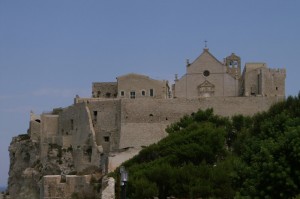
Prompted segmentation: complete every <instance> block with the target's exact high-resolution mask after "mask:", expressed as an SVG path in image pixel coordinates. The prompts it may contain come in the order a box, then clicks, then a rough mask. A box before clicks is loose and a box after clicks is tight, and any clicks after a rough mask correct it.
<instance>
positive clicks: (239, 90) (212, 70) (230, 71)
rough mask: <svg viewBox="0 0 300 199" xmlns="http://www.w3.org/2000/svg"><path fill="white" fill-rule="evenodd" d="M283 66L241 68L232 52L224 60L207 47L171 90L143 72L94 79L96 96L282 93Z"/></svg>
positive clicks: (187, 66) (201, 95) (189, 96)
mask: <svg viewBox="0 0 300 199" xmlns="http://www.w3.org/2000/svg"><path fill="white" fill-rule="evenodd" d="M285 76H286V71H285V69H270V68H268V67H267V64H266V63H260V62H253V63H252V62H251V63H246V64H245V67H244V70H243V71H242V70H241V58H240V57H239V56H237V55H235V54H234V53H232V54H231V55H230V56H228V57H226V58H225V59H224V60H223V62H221V61H219V60H218V59H217V58H215V57H214V56H213V55H212V54H211V53H210V52H209V49H208V48H204V49H203V52H202V53H201V55H200V56H199V57H198V58H196V60H195V61H194V62H192V63H189V61H187V65H186V74H184V75H183V76H182V77H181V78H179V79H178V76H177V75H176V77H175V84H174V85H172V89H171V90H170V88H169V85H168V82H167V81H160V80H154V79H151V78H149V77H147V76H144V75H138V74H127V75H124V76H120V77H117V82H110V83H106V82H104V83H103V82H102V83H93V94H92V96H93V97H95V98H99V97H104V98H132V99H134V98H145V97H151V98H160V99H166V98H169V97H170V96H171V93H172V96H173V98H185V99H193V98H202V97H238V96H244V97H248V96H266V97H267V96H278V97H284V96H285Z"/></svg>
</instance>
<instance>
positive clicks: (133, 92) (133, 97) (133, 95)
mask: <svg viewBox="0 0 300 199" xmlns="http://www.w3.org/2000/svg"><path fill="white" fill-rule="evenodd" d="M130 98H131V99H135V91H131V92H130Z"/></svg>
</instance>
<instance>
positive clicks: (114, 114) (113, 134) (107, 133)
mask: <svg viewBox="0 0 300 199" xmlns="http://www.w3.org/2000/svg"><path fill="white" fill-rule="evenodd" d="M87 106H88V108H89V111H90V115H91V119H92V123H93V126H94V129H95V134H96V142H97V144H98V145H102V146H103V149H104V151H105V152H109V151H110V150H111V149H114V148H118V143H119V133H118V132H119V129H120V127H119V125H120V122H119V121H120V100H117V99H115V100H105V101H95V102H90V103H88V104H87Z"/></svg>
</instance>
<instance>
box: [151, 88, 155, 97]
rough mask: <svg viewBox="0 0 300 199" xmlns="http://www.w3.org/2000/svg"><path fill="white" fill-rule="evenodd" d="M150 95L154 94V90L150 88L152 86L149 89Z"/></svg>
mask: <svg viewBox="0 0 300 199" xmlns="http://www.w3.org/2000/svg"><path fill="white" fill-rule="evenodd" d="M150 96H151V97H153V96H154V91H153V89H152V88H151V89H150Z"/></svg>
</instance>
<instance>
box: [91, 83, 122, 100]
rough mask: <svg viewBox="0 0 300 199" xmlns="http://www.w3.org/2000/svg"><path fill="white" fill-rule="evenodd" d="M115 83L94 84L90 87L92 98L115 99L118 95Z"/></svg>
mask: <svg viewBox="0 0 300 199" xmlns="http://www.w3.org/2000/svg"><path fill="white" fill-rule="evenodd" d="M117 89H118V88H117V82H94V83H93V86H92V97H95V98H116V97H117V94H118V90H117Z"/></svg>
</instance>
